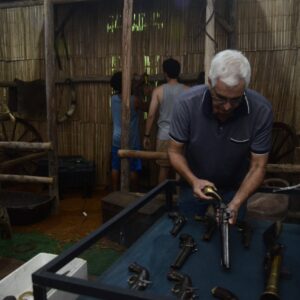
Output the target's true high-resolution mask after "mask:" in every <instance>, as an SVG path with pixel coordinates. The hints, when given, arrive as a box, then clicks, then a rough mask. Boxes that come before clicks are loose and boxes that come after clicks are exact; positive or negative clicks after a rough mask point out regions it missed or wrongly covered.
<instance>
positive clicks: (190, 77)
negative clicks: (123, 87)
mask: <svg viewBox="0 0 300 300" xmlns="http://www.w3.org/2000/svg"><path fill="white" fill-rule="evenodd" d="M198 76H199V73H190V74H187V73H185V74H181V75H180V81H181V82H195V81H197V79H198ZM110 78H111V76H100V75H99V76H93V77H73V78H70V77H66V78H59V79H57V80H55V84H68V83H66V80H67V79H71V80H72V82H74V83H109V82H110ZM148 80H149V81H150V82H155V81H159V82H163V81H165V80H166V79H165V76H164V74H162V73H161V74H155V75H148ZM16 86H17V85H16V83H15V82H14V81H0V87H16Z"/></svg>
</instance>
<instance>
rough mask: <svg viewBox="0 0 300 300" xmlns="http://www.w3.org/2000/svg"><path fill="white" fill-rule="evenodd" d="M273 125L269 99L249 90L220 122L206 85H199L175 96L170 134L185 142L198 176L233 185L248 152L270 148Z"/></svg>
mask: <svg viewBox="0 0 300 300" xmlns="http://www.w3.org/2000/svg"><path fill="white" fill-rule="evenodd" d="M272 124H273V115H272V106H271V104H270V102H269V101H268V100H266V99H265V98H264V97H263V96H262V95H260V94H259V93H257V92H255V91H253V90H250V89H246V90H245V96H244V98H243V101H242V103H241V105H240V106H239V107H238V108H237V109H236V110H235V111H234V113H233V116H232V117H231V118H230V119H228V120H227V121H226V122H223V123H221V122H219V121H218V120H217V119H216V117H215V116H214V115H213V114H212V100H211V95H210V92H209V89H208V87H207V86H206V85H200V86H195V87H192V88H191V89H189V90H187V91H186V92H184V93H182V94H181V95H180V96H179V97H178V98H177V99H176V101H175V103H174V108H173V115H172V120H171V126H170V137H171V138H172V139H173V140H175V141H177V142H180V143H184V144H185V156H186V159H187V162H188V164H189V167H190V169H191V170H192V172H193V173H194V174H195V175H196V176H197V177H198V178H201V179H207V180H210V181H212V182H213V183H214V184H215V185H216V186H217V187H218V188H236V187H238V186H239V185H240V183H241V182H242V180H243V179H244V177H245V175H246V173H247V172H248V170H249V163H250V154H251V152H252V153H255V154H266V153H268V152H269V151H270V148H271V134H272Z"/></svg>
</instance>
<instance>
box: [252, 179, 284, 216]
mask: <svg viewBox="0 0 300 300" xmlns="http://www.w3.org/2000/svg"><path fill="white" fill-rule="evenodd" d="M264 186H267V187H275V186H276V187H286V186H289V183H288V182H287V181H286V180H283V179H281V178H269V179H266V180H265V181H264ZM289 201H290V196H289V195H284V194H269V193H256V194H254V195H252V196H251V197H250V198H249V199H248V202H247V218H253V219H260V220H269V221H277V220H282V219H284V218H285V217H286V216H287V214H288V209H289Z"/></svg>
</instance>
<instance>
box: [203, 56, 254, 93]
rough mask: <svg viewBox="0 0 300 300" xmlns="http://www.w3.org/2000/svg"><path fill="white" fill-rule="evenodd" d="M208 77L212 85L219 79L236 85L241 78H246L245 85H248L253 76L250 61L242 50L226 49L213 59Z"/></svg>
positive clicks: (231, 85)
mask: <svg viewBox="0 0 300 300" xmlns="http://www.w3.org/2000/svg"><path fill="white" fill-rule="evenodd" d="M208 77H209V79H210V81H211V85H212V87H214V86H215V85H216V83H217V80H218V79H219V80H221V81H222V82H224V83H225V84H226V85H228V86H229V87H234V86H236V85H238V84H239V82H240V80H244V81H245V87H248V85H249V83H250V77H251V67H250V63H249V61H248V59H247V58H246V57H245V56H244V55H243V54H242V53H241V52H240V51H237V50H224V51H221V52H219V53H217V54H216V55H215V56H214V58H213V59H212V62H211V66H210V70H209V75H208Z"/></svg>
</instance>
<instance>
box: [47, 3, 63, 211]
mask: <svg viewBox="0 0 300 300" xmlns="http://www.w3.org/2000/svg"><path fill="white" fill-rule="evenodd" d="M44 16H45V22H44V23H45V76H46V101H47V135H48V140H49V141H51V143H52V149H53V150H52V151H49V153H48V162H49V176H50V177H52V178H54V184H53V185H51V186H49V194H50V197H51V198H55V202H54V211H55V212H57V211H58V206H59V192H58V159H57V118H56V111H57V110H56V99H55V83H54V79H55V52H54V5H53V3H52V1H51V0H45V2H44Z"/></svg>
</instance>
